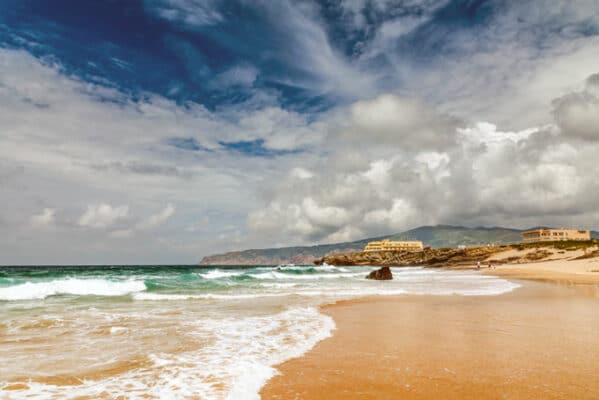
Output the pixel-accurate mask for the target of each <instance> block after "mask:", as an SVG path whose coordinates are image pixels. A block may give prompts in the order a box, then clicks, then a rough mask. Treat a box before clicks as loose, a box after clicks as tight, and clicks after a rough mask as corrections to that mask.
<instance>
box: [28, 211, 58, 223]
mask: <svg viewBox="0 0 599 400" xmlns="http://www.w3.org/2000/svg"><path fill="white" fill-rule="evenodd" d="M55 219H56V210H55V209H53V208H44V209H43V210H42V212H41V213H39V214H35V215H33V216H32V217H31V223H32V224H34V225H37V226H48V225H52V224H53V223H54V221H55Z"/></svg>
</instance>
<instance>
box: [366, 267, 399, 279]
mask: <svg viewBox="0 0 599 400" xmlns="http://www.w3.org/2000/svg"><path fill="white" fill-rule="evenodd" d="M366 279H374V280H377V281H388V280H391V279H393V274H392V273H391V268H389V267H383V268H380V269H377V270H376V271H372V272H371V273H369V274H368V276H367V277H366Z"/></svg>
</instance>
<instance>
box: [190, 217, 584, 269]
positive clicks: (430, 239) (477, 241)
mask: <svg viewBox="0 0 599 400" xmlns="http://www.w3.org/2000/svg"><path fill="white" fill-rule="evenodd" d="M520 232H521V230H518V229H509V228H500V227H492V228H484V227H477V228H467V227H462V226H449V225H437V226H421V227H419V228H416V229H411V230H409V231H406V232H401V233H396V234H391V235H387V236H381V237H374V238H366V239H362V240H358V241H355V242H344V243H334V244H324V245H317V246H296V247H281V248H272V249H252V250H243V251H233V252H228V253H223V254H217V255H212V256H207V257H204V258H203V259H202V261H200V264H201V265H276V264H289V263H293V264H312V262H313V261H314V260H315V259H318V258H322V257H324V256H327V255H331V254H336V253H347V252H356V251H361V250H363V249H364V246H365V245H366V243H368V242H370V241H373V240H380V239H384V238H389V239H394V240H422V241H423V242H424V244H425V246H431V247H433V248H441V247H457V246H459V245H467V246H473V245H485V244H506V243H514V242H518V241H520ZM594 233H595V232H594Z"/></svg>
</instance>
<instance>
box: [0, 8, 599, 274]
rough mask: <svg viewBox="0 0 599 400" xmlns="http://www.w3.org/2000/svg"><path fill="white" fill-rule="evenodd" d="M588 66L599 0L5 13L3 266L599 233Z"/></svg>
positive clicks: (592, 84) (1, 28) (1, 31)
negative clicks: (418, 239)
mask: <svg viewBox="0 0 599 400" xmlns="http://www.w3.org/2000/svg"><path fill="white" fill-rule="evenodd" d="M597 54H599V4H598V3H597V2H596V1H595V0H577V1H565V0H564V1H562V0H551V1H550V0H539V1H535V2H526V4H516V3H514V2H510V1H483V0H479V1H474V0H470V1H465V0H461V1H457V0H445V1H432V0H397V1H391V0H335V1H332V0H331V1H320V2H318V1H309V0H305V1H278V2H271V1H247V0H239V1H221V0H152V1H150V0H148V1H141V0H140V1H133V0H131V1H126V2H121V1H108V0H106V1H60V0H57V1H53V2H47V1H34V0H14V1H13V0H6V1H3V2H1V3H0V91H1V93H0V94H1V99H2V100H0V102H1V104H0V106H1V107H2V109H3V111H2V112H0V127H1V128H2V131H1V133H0V143H1V144H2V148H3V150H2V154H1V157H0V185H2V189H3V192H4V196H3V199H2V200H1V201H2V206H3V208H2V211H0V229H1V230H2V232H3V233H4V234H5V236H6V235H8V233H11V235H10V236H11V237H13V239H11V240H9V241H7V242H6V243H4V246H6V248H5V249H0V250H2V254H3V257H4V259H0V262H3V263H36V262H42V261H45V260H50V261H51V262H56V263H61V262H69V263H78V262H87V261H89V260H91V262H92V263H95V262H194V261H196V260H197V259H199V258H200V257H201V256H202V255H206V254H210V253H213V252H215V251H223V250H230V249H236V248H246V247H271V246H281V245H292V244H313V243H323V242H333V241H340V240H352V239H360V238H362V237H366V236H369V235H381V234H386V233H392V232H397V231H401V230H404V229H409V228H412V227H415V226H418V225H423V224H434V223H456V224H463V225H480V224H484V225H506V226H521V227H524V226H527V225H550V224H560V225H581V224H584V225H585V226H586V225H589V224H590V225H592V226H588V227H589V228H598V227H599V215H597V214H596V212H595V211H594V209H593V207H592V206H591V204H592V201H589V200H581V199H593V198H596V196H597V195H598V194H599V188H598V187H597V184H596V183H594V180H593V178H592V176H594V175H593V174H594V173H595V172H596V171H595V169H596V167H595V165H594V162H592V154H593V151H595V150H597V148H596V146H597V139H598V136H599V133H598V132H597V128H596V126H597V125H595V123H596V122H597V121H596V118H597V117H595V111H597V102H598V101H597V79H596V76H597V75H595V74H597V73H599V67H597V66H598V65H599V64H598V63H597V61H599V60H598V58H597ZM506 177H509V179H507V178H506ZM508 193H509V195H508ZM539 198H540V199H542V201H540V202H539V201H538V200H535V199H539ZM31 246H35V248H36V249H38V250H37V251H35V252H31V251H30V248H31ZM57 249H63V250H64V249H67V251H63V250H61V251H59V250H57Z"/></svg>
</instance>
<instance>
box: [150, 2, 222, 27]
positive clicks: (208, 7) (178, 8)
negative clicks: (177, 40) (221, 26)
mask: <svg viewBox="0 0 599 400" xmlns="http://www.w3.org/2000/svg"><path fill="white" fill-rule="evenodd" d="M218 4H219V2H218V1H216V0H145V7H146V9H147V11H148V12H149V13H151V14H154V15H156V16H158V17H160V18H164V19H166V20H168V21H171V22H174V23H176V24H181V25H182V26H185V27H186V28H189V29H197V28H200V27H203V26H207V25H214V24H217V23H219V22H221V21H223V19H224V18H223V15H222V14H221V13H220V12H219V11H218Z"/></svg>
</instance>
